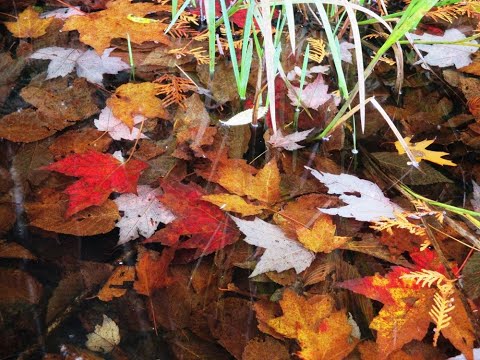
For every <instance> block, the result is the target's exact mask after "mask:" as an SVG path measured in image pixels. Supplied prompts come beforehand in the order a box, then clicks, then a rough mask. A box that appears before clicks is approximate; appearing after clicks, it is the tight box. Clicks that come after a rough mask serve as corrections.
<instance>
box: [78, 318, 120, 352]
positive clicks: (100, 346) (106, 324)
mask: <svg viewBox="0 0 480 360" xmlns="http://www.w3.org/2000/svg"><path fill="white" fill-rule="evenodd" d="M118 344H120V329H119V328H118V325H117V324H116V323H115V321H113V320H112V319H110V318H109V317H108V316H107V315H105V314H103V323H102V325H95V331H94V332H92V333H90V334H87V342H86V343H85V346H86V347H87V348H88V349H89V350H92V351H98V352H103V353H109V352H111V351H112V350H113V348H114V347H115V346H116V345H118Z"/></svg>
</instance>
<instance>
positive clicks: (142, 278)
mask: <svg viewBox="0 0 480 360" xmlns="http://www.w3.org/2000/svg"><path fill="white" fill-rule="evenodd" d="M174 255H175V249H172V248H165V249H163V251H162V254H161V255H160V254H159V253H158V252H156V251H153V250H147V249H145V248H143V247H140V248H139V251H138V259H137V264H136V266H135V270H136V272H137V280H136V281H135V283H134V284H133V288H134V289H135V291H136V292H137V293H139V294H142V295H146V296H149V297H150V296H152V294H153V292H154V291H155V290H157V289H161V288H163V287H166V286H168V285H170V284H171V283H172V282H173V281H174V279H173V278H172V277H170V276H169V275H168V273H167V269H168V266H169V265H170V262H171V261H172V260H173V256H174Z"/></svg>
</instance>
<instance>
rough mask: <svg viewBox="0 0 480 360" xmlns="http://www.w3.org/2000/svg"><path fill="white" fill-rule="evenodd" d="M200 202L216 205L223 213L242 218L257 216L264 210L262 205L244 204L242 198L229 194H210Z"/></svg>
mask: <svg viewBox="0 0 480 360" xmlns="http://www.w3.org/2000/svg"><path fill="white" fill-rule="evenodd" d="M202 200H205V201H208V202H211V203H212V204H215V205H217V206H218V207H220V209H222V210H224V211H231V212H234V213H239V214H241V215H242V216H249V215H258V214H261V213H262V212H263V210H264V209H265V207H264V206H262V205H255V204H251V203H248V202H246V201H245V200H244V199H243V198H242V197H240V196H238V195H231V194H212V195H204V196H202Z"/></svg>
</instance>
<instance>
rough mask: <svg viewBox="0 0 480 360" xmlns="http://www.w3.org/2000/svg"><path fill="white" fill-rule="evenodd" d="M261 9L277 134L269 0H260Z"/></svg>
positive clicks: (273, 52)
mask: <svg viewBox="0 0 480 360" xmlns="http://www.w3.org/2000/svg"><path fill="white" fill-rule="evenodd" d="M257 10H258V11H259V14H258V18H259V19H260V23H259V26H260V28H261V31H262V35H263V39H264V40H263V41H264V49H265V50H264V58H265V68H266V74H267V85H268V90H267V93H268V98H269V100H270V104H269V106H270V118H271V121H272V130H273V133H274V134H275V133H276V132H277V122H276V113H275V64H274V62H275V60H274V58H275V47H274V45H273V34H272V27H271V22H270V18H271V11H270V4H269V1H268V0H260V5H259V7H258V8H257Z"/></svg>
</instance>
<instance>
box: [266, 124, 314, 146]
mask: <svg viewBox="0 0 480 360" xmlns="http://www.w3.org/2000/svg"><path fill="white" fill-rule="evenodd" d="M313 130H314V129H310V130H305V131H300V132H298V131H296V132H294V133H292V134H288V135H285V136H283V135H282V133H281V132H280V131H277V132H276V133H275V134H273V135H272V136H271V137H270V140H268V142H269V143H270V145H272V146H273V147H274V148H284V149H285V150H289V151H293V150H298V149H301V148H303V147H304V146H302V145H298V144H297V143H298V142H300V141H303V140H305V139H306V138H307V137H308V135H309V134H310V133H311V132H312V131H313Z"/></svg>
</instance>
